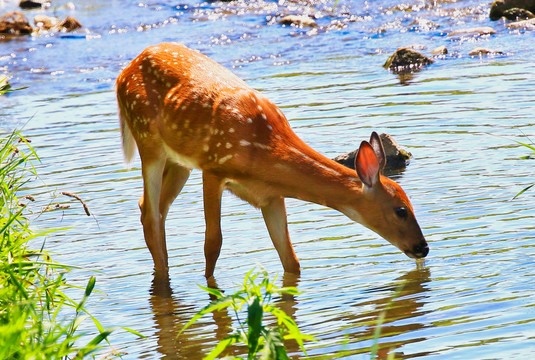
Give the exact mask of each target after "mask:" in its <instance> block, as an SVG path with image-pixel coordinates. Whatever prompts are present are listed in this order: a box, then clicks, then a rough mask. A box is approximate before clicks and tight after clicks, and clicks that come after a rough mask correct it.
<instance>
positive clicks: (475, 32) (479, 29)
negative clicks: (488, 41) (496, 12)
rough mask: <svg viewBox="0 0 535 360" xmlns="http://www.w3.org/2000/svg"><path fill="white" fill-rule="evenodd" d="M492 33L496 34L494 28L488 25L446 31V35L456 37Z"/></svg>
mask: <svg viewBox="0 0 535 360" xmlns="http://www.w3.org/2000/svg"><path fill="white" fill-rule="evenodd" d="M494 34H496V30H494V29H493V28H491V27H488V26H482V27H476V28H469V29H460V30H454V31H452V32H450V33H448V37H456V36H473V37H475V36H484V35H494Z"/></svg>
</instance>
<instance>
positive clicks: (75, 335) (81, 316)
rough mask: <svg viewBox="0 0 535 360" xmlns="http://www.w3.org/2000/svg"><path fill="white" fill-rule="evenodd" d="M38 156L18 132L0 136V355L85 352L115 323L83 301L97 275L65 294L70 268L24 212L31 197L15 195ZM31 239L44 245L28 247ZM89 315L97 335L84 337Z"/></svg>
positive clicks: (51, 355) (50, 356) (79, 355)
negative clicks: (102, 318)
mask: <svg viewBox="0 0 535 360" xmlns="http://www.w3.org/2000/svg"><path fill="white" fill-rule="evenodd" d="M38 160H39V159H38V157H37V154H36V153H35V151H34V150H33V149H32V147H31V145H30V143H29V142H28V140H26V139H24V138H23V137H22V136H21V135H20V134H19V133H17V132H14V133H12V134H11V135H8V136H5V137H2V138H0V189H1V195H0V212H1V216H0V358H1V359H66V358H84V357H85V356H86V355H89V354H91V353H92V352H94V351H95V350H96V349H97V348H98V347H99V344H101V343H102V342H103V341H104V340H106V339H107V336H108V335H109V334H110V333H111V332H112V331H113V329H104V328H103V327H102V325H101V324H100V323H99V322H98V320H97V319H95V318H94V317H93V316H91V314H89V312H88V311H87V310H86V309H85V307H84V304H85V303H86V301H87V299H88V297H89V296H90V295H91V293H92V291H93V288H94V286H95V277H91V278H90V279H89V280H88V283H87V286H86V288H85V291H84V289H79V293H80V297H81V300H78V301H77V300H75V299H72V298H70V297H69V296H67V295H66V293H65V289H67V288H73V287H72V286H70V285H69V284H68V283H67V281H66V279H65V274H66V273H67V272H68V271H69V270H70V269H71V268H70V267H69V266H67V265H63V264H60V263H58V262H56V261H54V260H53V259H52V258H51V256H50V254H49V253H47V252H46V251H45V250H44V243H45V239H46V237H47V236H50V235H51V233H50V232H35V231H34V230H32V229H31V228H30V223H29V221H28V219H27V218H26V217H25V208H26V205H25V203H28V202H29V201H31V200H32V198H31V196H26V197H19V192H20V190H21V187H22V186H24V184H25V183H27V181H29V180H31V179H32V178H35V177H36V176H37V174H36V171H35V168H34V167H33V165H32V161H38ZM29 242H31V243H32V244H42V245H41V247H40V248H39V249H31V248H30V246H29V245H28V244H29ZM75 290H78V289H75ZM88 318H90V319H92V320H93V322H94V324H95V326H96V327H97V329H98V335H97V336H96V337H94V338H92V339H91V338H89V339H88V340H85V339H86V338H85V337H84V339H81V337H82V336H83V335H84V334H82V333H81V332H80V331H79V330H78V328H79V326H80V324H81V323H82V322H83V321H84V320H86V319H88ZM127 330H128V329H127ZM79 342H85V345H80V344H79Z"/></svg>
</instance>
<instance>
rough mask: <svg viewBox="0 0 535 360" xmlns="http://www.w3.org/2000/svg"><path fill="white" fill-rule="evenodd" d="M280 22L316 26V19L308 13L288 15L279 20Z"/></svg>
mask: <svg viewBox="0 0 535 360" xmlns="http://www.w3.org/2000/svg"><path fill="white" fill-rule="evenodd" d="M279 24H282V25H293V26H297V27H316V26H317V24H316V21H314V19H312V18H310V17H308V16H306V15H286V16H285V17H283V18H282V19H280V20H279Z"/></svg>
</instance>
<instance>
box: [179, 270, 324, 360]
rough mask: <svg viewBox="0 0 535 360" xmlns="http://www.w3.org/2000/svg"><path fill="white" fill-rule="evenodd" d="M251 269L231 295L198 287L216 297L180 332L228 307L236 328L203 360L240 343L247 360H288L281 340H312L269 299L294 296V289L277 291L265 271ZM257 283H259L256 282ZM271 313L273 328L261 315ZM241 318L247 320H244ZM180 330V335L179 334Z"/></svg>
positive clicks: (301, 343)
mask: <svg viewBox="0 0 535 360" xmlns="http://www.w3.org/2000/svg"><path fill="white" fill-rule="evenodd" d="M253 271H254V269H253V270H251V271H249V272H248V273H247V274H246V275H245V279H244V281H243V285H242V287H241V289H240V290H238V291H237V292H235V293H234V294H232V295H225V294H223V292H221V291H220V290H218V289H213V288H207V287H203V286H201V288H202V289H204V290H205V291H207V292H209V293H210V294H211V295H212V296H214V297H215V300H213V301H212V302H211V303H210V304H208V305H207V306H205V307H204V308H203V309H201V310H200V311H199V312H198V313H197V314H196V315H195V316H194V317H193V318H192V319H191V320H190V321H189V322H188V323H187V324H186V325H185V326H184V328H183V329H182V331H184V330H185V329H186V328H188V327H189V326H190V325H191V324H193V323H194V322H195V321H197V320H198V319H200V318H201V317H202V316H203V315H205V314H209V313H211V312H214V311H220V310H223V309H226V308H230V309H232V310H233V311H234V314H235V316H236V320H237V323H238V327H237V328H236V329H235V331H234V332H233V333H232V334H230V335H229V336H228V337H226V338H225V339H223V340H222V341H220V342H219V344H218V345H217V346H216V347H215V348H214V349H213V350H212V352H211V353H210V354H209V355H208V356H206V357H205V358H204V360H211V359H216V358H218V357H219V356H220V355H221V354H222V353H223V352H225V350H226V349H227V348H228V347H229V346H231V345H233V344H238V343H242V344H245V345H246V347H247V360H252V359H273V360H286V359H289V357H288V354H287V353H286V348H285V347H284V340H294V341H296V342H297V343H298V344H299V346H300V347H301V349H302V351H303V353H304V354H305V356H306V351H305V348H304V346H303V342H304V341H305V340H314V338H313V337H312V336H310V335H305V334H303V333H302V332H301V331H300V330H299V328H298V327H297V324H296V323H295V321H294V320H293V319H292V318H291V317H290V316H288V315H287V314H286V313H285V312H284V311H282V310H280V309H279V308H277V307H275V306H273V305H272V304H271V300H272V297H273V295H275V294H293V295H295V294H297V289H296V288H295V287H285V288H279V287H277V286H275V285H274V284H273V281H271V280H270V279H269V276H268V273H267V272H266V271H265V270H262V271H260V272H257V273H256V274H253ZM259 280H260V281H259ZM266 313H270V314H271V315H273V316H274V318H275V319H276V321H277V324H276V325H275V326H265V325H264V322H263V320H264V315H265V314H266ZM244 318H246V319H247V320H245V321H244ZM182 331H181V332H182ZM225 359H242V358H240V357H231V358H229V357H226V358H225Z"/></svg>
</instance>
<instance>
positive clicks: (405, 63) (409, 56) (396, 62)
mask: <svg viewBox="0 0 535 360" xmlns="http://www.w3.org/2000/svg"><path fill="white" fill-rule="evenodd" d="M432 63H433V60H431V59H430V58H428V57H427V56H425V55H422V54H421V53H419V52H418V51H416V50H413V49H411V48H408V47H400V48H398V49H397V50H396V51H395V52H394V53H393V54H392V55H390V57H389V58H388V60H386V62H385V64H384V65H383V67H384V68H385V69H390V70H391V71H393V72H398V73H399V72H411V71H418V70H420V69H421V68H422V67H423V66H426V65H430V64H432Z"/></svg>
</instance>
